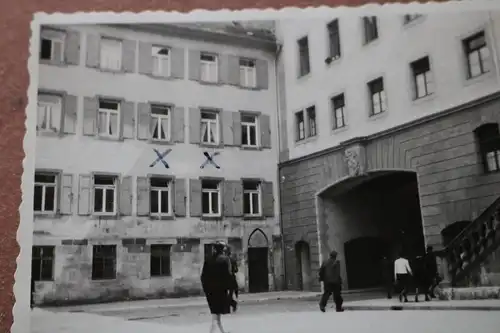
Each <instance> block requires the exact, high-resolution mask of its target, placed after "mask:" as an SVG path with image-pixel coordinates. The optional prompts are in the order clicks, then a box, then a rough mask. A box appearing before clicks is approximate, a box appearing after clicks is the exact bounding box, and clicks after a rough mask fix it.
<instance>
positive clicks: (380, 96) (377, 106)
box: [368, 77, 387, 116]
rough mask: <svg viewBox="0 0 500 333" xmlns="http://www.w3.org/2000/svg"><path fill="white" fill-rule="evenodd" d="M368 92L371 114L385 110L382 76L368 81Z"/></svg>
mask: <svg viewBox="0 0 500 333" xmlns="http://www.w3.org/2000/svg"><path fill="white" fill-rule="evenodd" d="M368 90H369V92H370V103H371V115H372V116H374V115H377V114H380V113H382V112H385V111H387V102H386V94H385V90H384V80H383V78H381V77H380V78H378V79H375V80H373V81H371V82H369V83H368Z"/></svg>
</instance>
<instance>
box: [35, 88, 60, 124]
mask: <svg viewBox="0 0 500 333" xmlns="http://www.w3.org/2000/svg"><path fill="white" fill-rule="evenodd" d="M40 95H48V94H40ZM40 95H39V96H40ZM52 97H55V98H57V102H47V101H41V100H40V99H38V109H37V119H38V117H41V114H40V113H42V112H43V113H44V115H43V117H44V118H45V117H46V116H47V115H48V117H47V118H48V119H47V118H45V125H46V127H45V128H43V127H41V125H39V124H38V120H37V127H38V130H39V131H41V132H49V133H57V132H59V130H60V129H61V124H62V122H61V121H62V117H63V114H62V98H61V97H60V96H53V95H52ZM55 112H57V113H59V124H58V126H57V128H54V129H51V128H50V127H48V128H47V125H49V124H51V123H52V119H53V118H54V117H55V116H54V113H55ZM55 118H57V117H55Z"/></svg>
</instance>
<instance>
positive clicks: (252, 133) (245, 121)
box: [241, 114, 258, 147]
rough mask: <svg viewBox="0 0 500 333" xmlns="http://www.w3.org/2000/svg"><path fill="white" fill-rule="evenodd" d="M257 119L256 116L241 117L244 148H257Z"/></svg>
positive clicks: (243, 115)
mask: <svg viewBox="0 0 500 333" xmlns="http://www.w3.org/2000/svg"><path fill="white" fill-rule="evenodd" d="M257 133H258V132H257V117H256V116H254V115H245V114H242V115H241V145H242V146H244V147H257V145H258V143H257Z"/></svg>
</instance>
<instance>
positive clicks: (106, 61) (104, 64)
mask: <svg viewBox="0 0 500 333" xmlns="http://www.w3.org/2000/svg"><path fill="white" fill-rule="evenodd" d="M106 43H110V44H111V45H109V44H108V45H106ZM113 44H115V45H113ZM114 46H117V48H116V49H115V48H114ZM105 52H116V53H117V54H113V55H111V56H110V55H108V56H106V54H105ZM122 58H123V41H121V40H118V39H114V38H106V37H102V38H101V42H100V46H99V67H100V68H101V69H104V70H109V71H121V70H122V66H123V64H122ZM110 62H114V63H115V64H114V65H110Z"/></svg>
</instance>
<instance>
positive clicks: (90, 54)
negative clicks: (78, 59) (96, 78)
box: [86, 34, 101, 68]
mask: <svg viewBox="0 0 500 333" xmlns="http://www.w3.org/2000/svg"><path fill="white" fill-rule="evenodd" d="M100 43H101V37H100V36H99V35H94V34H88V35H87V57H86V65H87V67H91V68H98V67H99V58H100V55H99V48H100Z"/></svg>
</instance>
